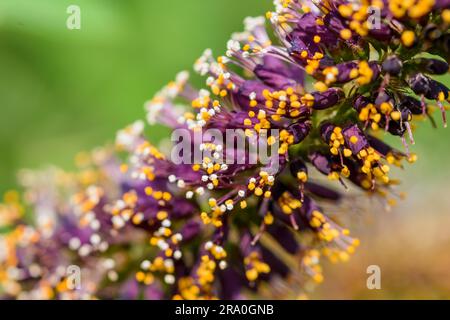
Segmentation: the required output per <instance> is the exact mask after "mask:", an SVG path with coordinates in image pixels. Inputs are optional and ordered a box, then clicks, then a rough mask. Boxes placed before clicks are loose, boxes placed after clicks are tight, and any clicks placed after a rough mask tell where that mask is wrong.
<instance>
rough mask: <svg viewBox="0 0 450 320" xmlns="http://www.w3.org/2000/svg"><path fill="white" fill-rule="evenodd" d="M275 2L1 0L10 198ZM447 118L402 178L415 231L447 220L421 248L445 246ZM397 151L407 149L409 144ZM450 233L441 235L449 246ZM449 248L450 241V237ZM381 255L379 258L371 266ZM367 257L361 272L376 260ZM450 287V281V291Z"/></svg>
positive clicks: (115, 125) (2, 180)
mask: <svg viewBox="0 0 450 320" xmlns="http://www.w3.org/2000/svg"><path fill="white" fill-rule="evenodd" d="M271 2H272V1H270V0H171V1H156V0H122V1H119V0H84V1H81V0H70V1H69V0H0V110H1V112H0V192H3V191H5V190H7V189H9V188H11V187H14V186H15V179H16V173H17V171H18V170H19V169H21V168H42V167H45V166H47V165H49V164H54V165H57V166H61V167H63V168H67V169H70V168H72V163H73V158H74V156H75V154H76V153H77V152H79V151H80V150H89V149H91V148H93V147H95V146H98V145H102V144H104V143H105V142H111V141H113V139H114V136H115V132H116V131H117V130H118V129H119V128H122V127H124V126H125V125H127V124H129V123H130V122H132V121H134V120H136V119H142V118H144V110H143V104H144V102H145V101H146V100H148V99H149V98H151V97H152V96H153V94H154V93H155V92H156V91H157V90H158V89H159V88H160V87H162V86H163V85H164V84H165V83H167V82H168V81H169V80H171V79H172V78H173V77H174V75H175V74H176V73H177V72H178V71H180V70H184V69H191V67H192V64H193V62H194V61H195V59H196V58H197V57H199V56H200V54H201V53H202V52H203V50H204V49H205V48H206V47H209V48H212V49H213V50H214V52H216V53H222V52H224V50H225V43H226V41H227V40H228V39H229V36H230V35H231V33H233V32H235V31H240V30H241V29H242V20H243V18H244V17H246V16H247V15H260V14H263V13H264V12H266V11H267V10H268V9H269V8H271V7H272V4H271ZM71 4H76V5H79V6H80V8H81V30H68V29H67V27H66V20H67V17H68V14H67V13H66V9H67V7H68V6H69V5H71ZM447 80H448V78H447ZM447 83H449V81H447ZM436 120H438V123H439V125H440V128H439V129H437V130H434V129H432V128H431V125H430V123H429V122H426V123H423V124H420V127H421V128H419V130H417V132H416V141H417V146H415V147H413V148H412V149H413V151H415V152H417V153H418V154H419V162H418V163H417V164H416V165H414V166H413V167H412V168H408V169H409V170H408V171H406V173H399V175H400V176H401V177H402V178H403V179H404V180H405V183H404V184H403V187H402V189H403V190H405V191H407V192H409V193H410V194H412V195H411V196H410V198H409V199H408V200H407V201H406V202H405V204H402V205H400V207H399V209H398V210H397V211H398V215H397V216H400V217H402V218H403V220H401V221H403V222H404V221H407V222H408V223H411V221H421V220H419V218H417V219H416V220H412V219H411V217H410V216H408V217H405V215H413V214H414V213H416V214H415V215H413V216H417V217H420V219H423V217H426V219H431V220H433V221H436V226H435V228H434V229H433V228H430V229H428V233H429V234H426V235H424V234H423V228H422V224H420V225H419V224H418V227H417V228H414V227H411V235H410V236H411V237H413V238H415V239H418V240H420V239H421V238H422V237H424V238H426V237H428V238H433V237H434V236H435V235H436V234H437V233H438V231H439V230H440V229H439V230H438V229H437V228H439V227H441V228H442V223H440V221H441V220H439V219H441V217H445V213H448V211H449V208H450V202H449V201H450V200H448V198H449V197H448V194H449V192H450V189H449V188H448V185H449V184H448V181H449V178H450V169H449V166H448V165H447V163H448V159H449V155H450V149H449V139H450V132H449V130H445V129H442V128H441V127H442V126H441V120H440V117H439V115H438V114H436ZM161 136H162V133H161V131H160V130H153V131H151V137H150V138H151V139H152V140H158V139H159V138H160V137H161ZM393 142H394V144H396V145H397V146H398V147H401V144H400V142H399V141H398V140H395V141H393ZM391 214H392V213H391ZM429 216H431V217H432V218H428V217H429ZM384 219H386V218H383V221H386V220H384ZM378 221H379V220H378ZM383 221H381V223H383ZM378 223H380V222H378ZM389 226H390V227H391V228H392V226H391V224H389ZM384 227H386V226H385V225H383V224H381V227H380V226H379V225H378V228H377V227H374V228H373V230H378V229H380V230H381V231H380V232H381V233H375V234H373V233H367V234H368V236H366V238H367V239H365V240H366V243H367V245H368V247H370V248H371V244H372V245H373V246H375V245H378V244H377V243H374V240H373V239H377V237H380V234H382V235H383V233H382V231H383V230H387V229H384ZM405 229H407V228H405ZM446 230H447V229H445V231H443V230H441V232H442V233H443V234H444V235H443V236H444V238H445V237H447V235H448V232H446ZM386 232H388V231H386ZM385 235H386V234H384V236H385ZM418 235H420V236H418ZM389 237H390V236H389ZM445 239H446V241H447V240H448V238H445ZM363 240H364V239H363ZM439 241H441V242H439V244H440V245H443V244H444V245H447V244H450V241H447V242H442V237H440V238H439ZM419 242H420V241H419ZM444 248H446V247H445V246H444ZM444 251H445V250H444ZM381 256H382V257H384V256H383V255H381ZM360 257H361V256H360ZM362 257H365V256H362ZM374 257H375V256H370V252H369V256H368V257H367V261H369V260H370V259H374ZM411 258H412V259H413V257H411ZM355 260H356V262H354V263H353V267H355V265H354V264H355V263H363V262H361V261H365V262H364V263H366V262H367V261H366V260H364V259H362V258H360V259H359V260H358V259H355ZM358 261H359V262H358ZM439 261H440V260H438V259H437V258H436V261H435V262H436V263H439ZM449 265H450V262H448V264H447V265H446V266H447V267H449ZM447 269H450V268H447ZM336 270H341V271H339V272H342V273H345V272H348V270H352V269H350V268H347V269H346V268H345V267H340V269H336ZM358 270H360V271H361V270H363V269H361V268H359V269H358ZM335 272H337V271H335ZM352 272H353V271H352ZM353 274H354V272H353ZM446 276H448V274H446ZM336 277H337V278H339V277H341V278H343V277H344V276H343V275H339V274H338V275H336ZM399 277H403V278H401V279H403V280H402V281H406V282H407V281H408V279H410V278H411V277H410V276H408V274H406V275H402V274H401V273H400V274H399ZM394 278H395V277H394ZM447 278H449V277H447ZM331 281H332V280H331ZM332 285H333V282H331V284H329V286H332ZM360 285H364V283H362V284H360ZM414 288H415V286H414V284H411V285H410V286H409V287H407V288H406V289H399V290H400V292H401V293H399V294H397V295H395V294H394V295H392V294H391V295H389V294H390V293H389V292H388V293H385V294H386V295H384V296H382V297H387V298H389V297H409V296H410V295H408V294H409V292H414V290H415V289H414ZM449 288H450V284H449V286H448V287H447V288H446V289H445V290H449V292H450V289H449ZM325 289H326V290H323V291H322V292H321V291H319V294H320V296H319V297H325V298H327V297H331V298H339V297H341V296H345V295H344V294H342V290H341V291H339V290H337V291H336V290H335V291H333V289H332V288H331V287H325ZM334 289H336V288H334ZM445 290H444V291H443V293H442V295H444V296H445V295H446V291H445ZM441 291H442V290H441ZM441 291H440V292H441ZM395 292H397V291H395ZM366 293H367V290H365V291H364V293H359V292H353V291H351V292H349V293H348V297H367V295H365V294H366ZM447 293H448V292H447ZM402 294H403V295H402ZM442 295H440V296H442ZM440 296H439V297H440ZM369 297H370V296H369ZM425 297H428V295H425ZM448 297H450V294H449V295H448Z"/></svg>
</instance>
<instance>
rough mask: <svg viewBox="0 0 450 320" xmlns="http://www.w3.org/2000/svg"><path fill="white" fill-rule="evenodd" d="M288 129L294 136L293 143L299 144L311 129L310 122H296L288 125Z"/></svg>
mask: <svg viewBox="0 0 450 320" xmlns="http://www.w3.org/2000/svg"><path fill="white" fill-rule="evenodd" d="M289 131H290V132H291V133H292V134H293V136H294V144H299V143H300V142H302V141H303V140H305V139H306V137H307V136H308V135H309V132H310V131H311V122H309V121H306V122H297V123H294V124H291V125H290V126H289Z"/></svg>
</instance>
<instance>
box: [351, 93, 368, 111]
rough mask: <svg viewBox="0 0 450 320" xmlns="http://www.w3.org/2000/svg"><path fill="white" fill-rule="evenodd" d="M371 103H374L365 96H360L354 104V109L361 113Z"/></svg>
mask: <svg viewBox="0 0 450 320" xmlns="http://www.w3.org/2000/svg"><path fill="white" fill-rule="evenodd" d="M369 103H372V102H371V100H370V99H369V98H367V97H364V96H359V97H358V98H356V100H355V102H354V103H353V108H355V110H356V111H358V112H360V111H361V109H362V108H364V107H366V106H367V105H368V104H369Z"/></svg>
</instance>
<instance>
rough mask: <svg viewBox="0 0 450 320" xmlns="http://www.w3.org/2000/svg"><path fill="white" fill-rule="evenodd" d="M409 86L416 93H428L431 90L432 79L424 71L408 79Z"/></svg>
mask: <svg viewBox="0 0 450 320" xmlns="http://www.w3.org/2000/svg"><path fill="white" fill-rule="evenodd" d="M408 83H409V86H410V87H411V89H412V90H413V91H414V93H416V94H419V95H420V94H426V93H427V92H428V91H429V90H430V79H429V78H428V77H426V76H425V75H423V74H422V73H416V74H415V75H413V76H412V77H410V78H409V79H408Z"/></svg>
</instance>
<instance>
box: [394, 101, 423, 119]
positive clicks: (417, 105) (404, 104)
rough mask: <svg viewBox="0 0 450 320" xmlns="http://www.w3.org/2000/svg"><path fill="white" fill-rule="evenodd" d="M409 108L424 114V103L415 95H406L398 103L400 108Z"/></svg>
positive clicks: (418, 113) (416, 112) (414, 112)
mask: <svg viewBox="0 0 450 320" xmlns="http://www.w3.org/2000/svg"><path fill="white" fill-rule="evenodd" d="M404 108H407V109H408V110H409V111H411V113H412V114H415V115H420V114H423V108H422V103H421V102H420V101H419V100H417V99H416V98H414V97H411V96H404V97H402V100H401V102H400V103H399V105H398V109H400V110H402V109H404Z"/></svg>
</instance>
